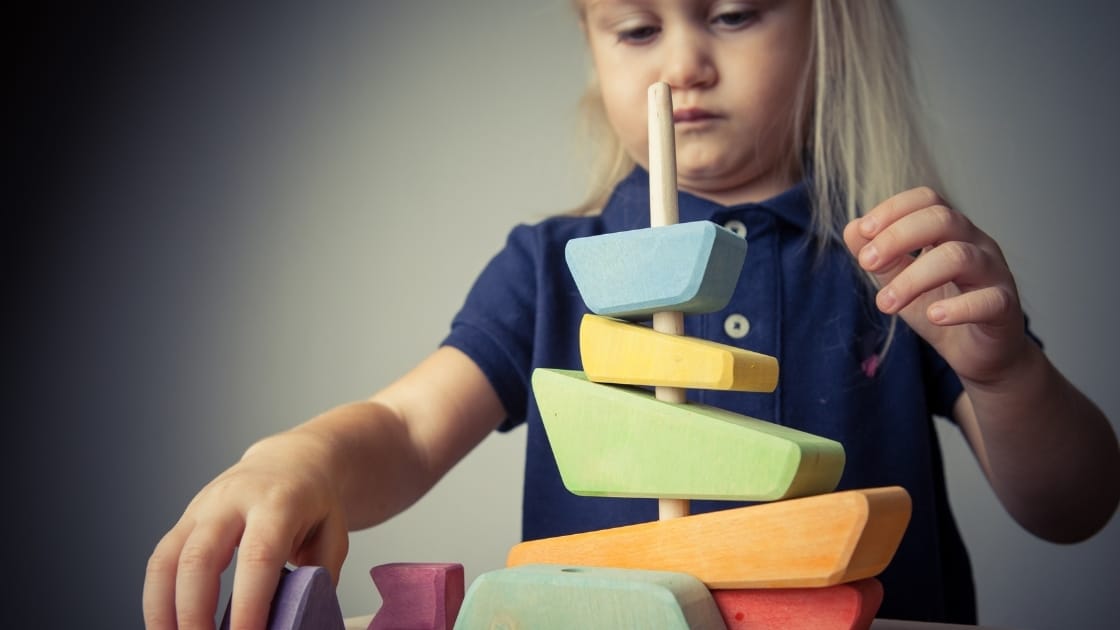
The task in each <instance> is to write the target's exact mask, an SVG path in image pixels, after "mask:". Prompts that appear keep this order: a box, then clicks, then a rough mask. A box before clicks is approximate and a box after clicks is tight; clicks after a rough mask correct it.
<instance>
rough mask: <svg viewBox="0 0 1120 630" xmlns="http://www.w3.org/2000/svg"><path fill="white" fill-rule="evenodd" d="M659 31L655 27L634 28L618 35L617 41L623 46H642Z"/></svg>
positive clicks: (659, 30)
mask: <svg viewBox="0 0 1120 630" xmlns="http://www.w3.org/2000/svg"><path fill="white" fill-rule="evenodd" d="M659 32H661V29H660V28H658V27H656V26H636V27H634V28H628V29H624V30H622V31H619V33H618V41H620V42H622V43H624V44H642V43H645V42H648V41H649V40H651V39H653V38H654V36H656V35H657V34H658V33H659Z"/></svg>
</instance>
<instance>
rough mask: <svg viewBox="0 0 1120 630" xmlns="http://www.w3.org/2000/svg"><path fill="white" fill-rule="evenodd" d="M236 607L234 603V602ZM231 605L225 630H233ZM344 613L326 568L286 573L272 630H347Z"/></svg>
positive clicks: (278, 592) (272, 615)
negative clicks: (343, 617) (230, 621)
mask: <svg viewBox="0 0 1120 630" xmlns="http://www.w3.org/2000/svg"><path fill="white" fill-rule="evenodd" d="M231 603H232V602H231ZM229 611H230V604H226V614H225V615H224V616H223V617H222V625H221V630H229ZM345 628H346V626H345V624H344V623H343V622H342V609H341V608H339V606H338V596H337V595H335V592H334V584H332V583H331V576H330V574H329V573H327V570H326V569H324V568H323V567H300V568H298V569H296V570H294V571H289V570H287V569H285V570H284V575H283V576H281V578H280V584H279V585H277V587H276V595H274V596H273V598H272V608H270V609H269V611H268V630H345Z"/></svg>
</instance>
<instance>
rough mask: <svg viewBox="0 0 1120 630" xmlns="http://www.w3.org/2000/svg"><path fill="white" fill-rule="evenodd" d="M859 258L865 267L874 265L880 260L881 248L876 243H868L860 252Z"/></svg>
mask: <svg viewBox="0 0 1120 630" xmlns="http://www.w3.org/2000/svg"><path fill="white" fill-rule="evenodd" d="M859 259H860V261H861V262H862V263H863V266H864V267H874V266H875V264H876V263H878V262H879V250H877V249H875V246H874V245H868V246H867V247H864V248H863V251H861V252H860V253H859Z"/></svg>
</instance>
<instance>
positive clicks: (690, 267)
mask: <svg viewBox="0 0 1120 630" xmlns="http://www.w3.org/2000/svg"><path fill="white" fill-rule="evenodd" d="M746 254H747V243H746V241H745V240H743V239H742V238H740V237H739V236H736V235H735V233H734V232H731V231H730V230H727V229H725V228H723V227H720V226H718V225H716V224H715V223H712V222H711V221H693V222H690V223H678V224H675V225H666V226H660V227H654V228H644V229H640V230H629V231H626V232H614V233H611V234H601V235H599V236H588V237H584V238H577V239H572V240H571V241H568V245H567V247H566V249H565V258H566V259H567V262H568V269H569V270H570V271H571V272H572V277H573V278H575V281H576V287H577V288H578V289H579V292H580V295H581V296H582V297H583V301H584V303H586V304H587V307H588V308H589V309H591V311H592V312H593V313H596V314H598V315H608V316H610V317H617V318H620V319H630V320H641V319H648V318H649V317H650V316H651V315H652V314H653V313H656V312H658V311H681V312H684V313H712V312H715V311H718V310H720V309H721V308H723V307H724V306H727V303H728V301H730V300H731V294H732V293H733V292H734V291H735V284H736V282H738V280H739V272H740V271H741V270H742V268H743V260H744V258H745V257H746Z"/></svg>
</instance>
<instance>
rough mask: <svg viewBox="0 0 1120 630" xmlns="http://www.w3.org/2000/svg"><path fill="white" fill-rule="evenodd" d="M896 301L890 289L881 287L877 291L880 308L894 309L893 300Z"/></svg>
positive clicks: (885, 309)
mask: <svg viewBox="0 0 1120 630" xmlns="http://www.w3.org/2000/svg"><path fill="white" fill-rule="evenodd" d="M897 301H898V298H896V297H895V295H894V291H892V290H890V289H883V290H882V291H880V292H879V308H881V309H882V310H884V311H890V310H892V309H894V305H895V302H897Z"/></svg>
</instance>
